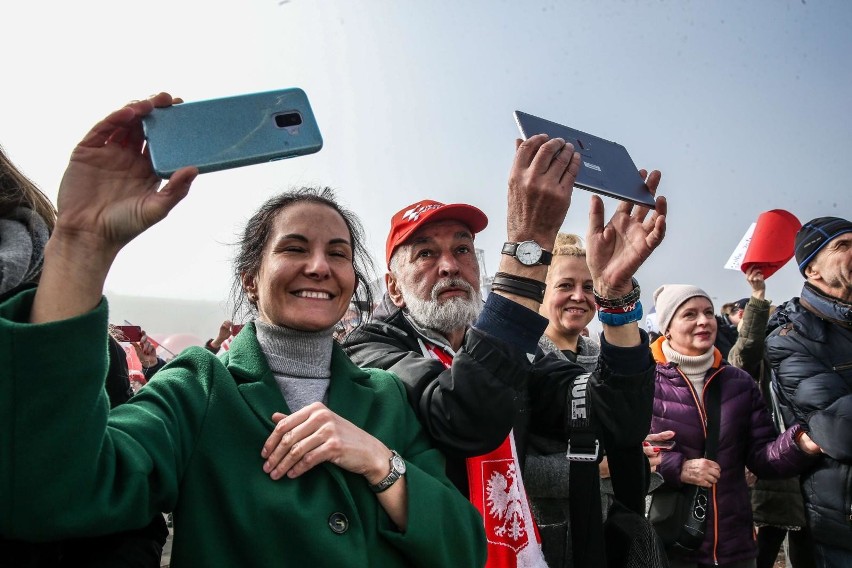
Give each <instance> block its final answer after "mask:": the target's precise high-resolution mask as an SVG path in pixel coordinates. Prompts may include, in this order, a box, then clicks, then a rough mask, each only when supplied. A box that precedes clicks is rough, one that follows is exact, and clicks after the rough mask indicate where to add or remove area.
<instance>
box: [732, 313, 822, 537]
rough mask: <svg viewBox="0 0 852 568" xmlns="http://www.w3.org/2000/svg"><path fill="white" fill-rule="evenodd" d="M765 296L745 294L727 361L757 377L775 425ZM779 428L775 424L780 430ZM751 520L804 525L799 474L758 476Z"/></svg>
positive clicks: (781, 525) (760, 523)
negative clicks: (746, 300) (735, 338)
mask: <svg viewBox="0 0 852 568" xmlns="http://www.w3.org/2000/svg"><path fill="white" fill-rule="evenodd" d="M769 307H770V302H769V301H768V300H759V299H757V298H754V297H752V298H749V301H748V303H747V304H746V306H745V310H744V311H743V319H742V325H741V326H740V330H739V337H738V338H737V342H736V343H735V344H734V346H733V347H732V348H731V351H730V353H728V362H729V363H730V364H731V365H733V366H734V367H738V368H740V369H742V370H744V371H746V372H747V373H748V374H749V375H751V376H752V378H753V379H754V380H755V381H757V385H758V388H759V389H760V393H761V395H763V401H764V402H765V403H766V408H767V410H769V413H770V414H771V415H772V421H773V422H774V423H775V425H776V426H779V424H783V418H782V417H781V416H776V415H775V413H774V412H773V404H772V395H771V389H772V384H771V379H772V377H771V374H772V373H771V370H772V368H771V366H770V364H769V359H768V358H767V357H766V326H767V323H768V321H769ZM782 429H783V428H776V432H779V433H780V432H781V430H782ZM751 507H752V513H753V514H754V523H755V524H756V525H757V526H758V527H762V526H767V525H769V526H773V527H778V528H782V529H790V528H796V527H803V526H805V506H804V502H803V501H802V491H801V490H800V489H799V478H798V477H790V478H787V479H758V480H757V482H756V483H755V484H754V487H752V490H751Z"/></svg>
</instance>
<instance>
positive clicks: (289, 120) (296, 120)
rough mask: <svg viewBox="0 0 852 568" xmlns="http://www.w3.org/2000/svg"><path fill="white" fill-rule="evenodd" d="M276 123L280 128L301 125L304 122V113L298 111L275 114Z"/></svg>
mask: <svg viewBox="0 0 852 568" xmlns="http://www.w3.org/2000/svg"><path fill="white" fill-rule="evenodd" d="M275 124H276V126H278V127H279V128H288V127H290V126H299V125H300V124H302V115H301V114H299V113H298V112H285V113H281V114H276V115H275Z"/></svg>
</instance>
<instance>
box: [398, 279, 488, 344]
mask: <svg viewBox="0 0 852 568" xmlns="http://www.w3.org/2000/svg"><path fill="white" fill-rule="evenodd" d="M398 285H399V288H400V290H401V291H402V296H403V298H404V299H405V306H406V308H407V309H408V314H409V316H411V318H412V319H413V320H414V321H415V322H417V324H418V325H419V326H421V327H424V328H427V329H433V330H435V331H438V332H440V333H443V334H447V333H450V332H452V331H455V330H457V329H462V328H467V327H468V326H469V325H471V324H472V323H473V322H475V321H476V318H477V317H479V313H480V312H481V311H482V295H481V294H480V292H479V290H478V289H476V288H474V287H473V286H471V285H470V284H469V283H467V282H465V281H464V280H462V279H460V278H453V279H447V280H441V281H439V282H438V283H437V284H435V286H434V287H433V288H432V291H431V297H430V298H429V299H428V300H424V299H421V298H417V297H416V296H415V295H414V293H412V291H411V290H409V289H408V286H407V285H405V284H403V283H402V282H399V283H398ZM447 288H463V289H465V290H467V292H468V294H469V298H462V297H458V296H457V297H455V298H449V299H446V300H443V301H440V300H438V295H439V294H440V293H441V292H443V291H444V290H446V289H447Z"/></svg>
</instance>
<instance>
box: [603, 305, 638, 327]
mask: <svg viewBox="0 0 852 568" xmlns="http://www.w3.org/2000/svg"><path fill="white" fill-rule="evenodd" d="M598 319H599V320H600V322H601V323H604V324H606V325H612V326H618V325H625V324H628V323H633V322H635V321H639V320H641V319H642V302H640V301H637V302H636V304H635V305H634V306H633V309H632V310H630V311H629V312H622V313H614V312H608V311H603V310H598Z"/></svg>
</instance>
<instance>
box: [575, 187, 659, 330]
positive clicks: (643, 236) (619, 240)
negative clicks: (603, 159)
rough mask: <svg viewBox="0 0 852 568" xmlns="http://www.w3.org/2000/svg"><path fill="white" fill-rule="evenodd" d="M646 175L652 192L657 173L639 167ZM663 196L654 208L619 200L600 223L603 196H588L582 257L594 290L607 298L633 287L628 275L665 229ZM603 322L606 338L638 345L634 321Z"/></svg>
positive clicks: (637, 265) (619, 295)
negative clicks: (609, 323) (586, 263)
mask: <svg viewBox="0 0 852 568" xmlns="http://www.w3.org/2000/svg"><path fill="white" fill-rule="evenodd" d="M639 173H640V175H642V177H643V178H647V179H646V183H647V184H648V188H649V189H650V190H651V192H652V193H653V194H656V192H657V187H658V186H659V184H660V177H661V174H660V172H658V171H656V170H655V171H652V172H651V173H650V174H648V173H647V172H646V171H645V170H639ZM666 211H667V206H666V198H665V197H657V198H656V207H655V208H654V212H653V213H652V214H651V215H650V216H648V213H649V212H650V209H649V208H648V207H640V206H637V205H632V204H631V203H628V202H626V201H623V202H621V203H620V204H619V205H618V207H617V208H616V210H615V213H614V214H613V216H612V218H611V219H610V220H609V222H607V223H606V225H604V205H603V200H601V198H600V197H598V196H597V195H594V196H592V203H591V206H590V207H589V230H588V234H587V235H586V247H587V254H586V260H587V262H588V264H589V270H590V271H591V273H592V282H593V284H594V287H595V292H596V293H597V294H598V295H599V296H601V297H603V298H607V299H615V298H620V297H622V296H625V295H626V294H629V293H630V291H631V290H632V289H633V284H632V278H633V275H634V274H635V273H636V271H637V270H638V269H639V267H640V266H642V263H644V262H645V261H646V260H647V259H648V257H649V256H651V253H652V252H654V249H656V248H657V247H658V246H659V245H660V243H661V242H663V237H664V236H665V233H666ZM602 323H603V330H604V337H606V340H607V341H608V342H609V343H611V344H613V345H617V346H619V347H632V346H635V345H639V342H640V334H639V324H638V321H636V322H632V323H628V324H626V325H608V324H607V323H605V322H602Z"/></svg>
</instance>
